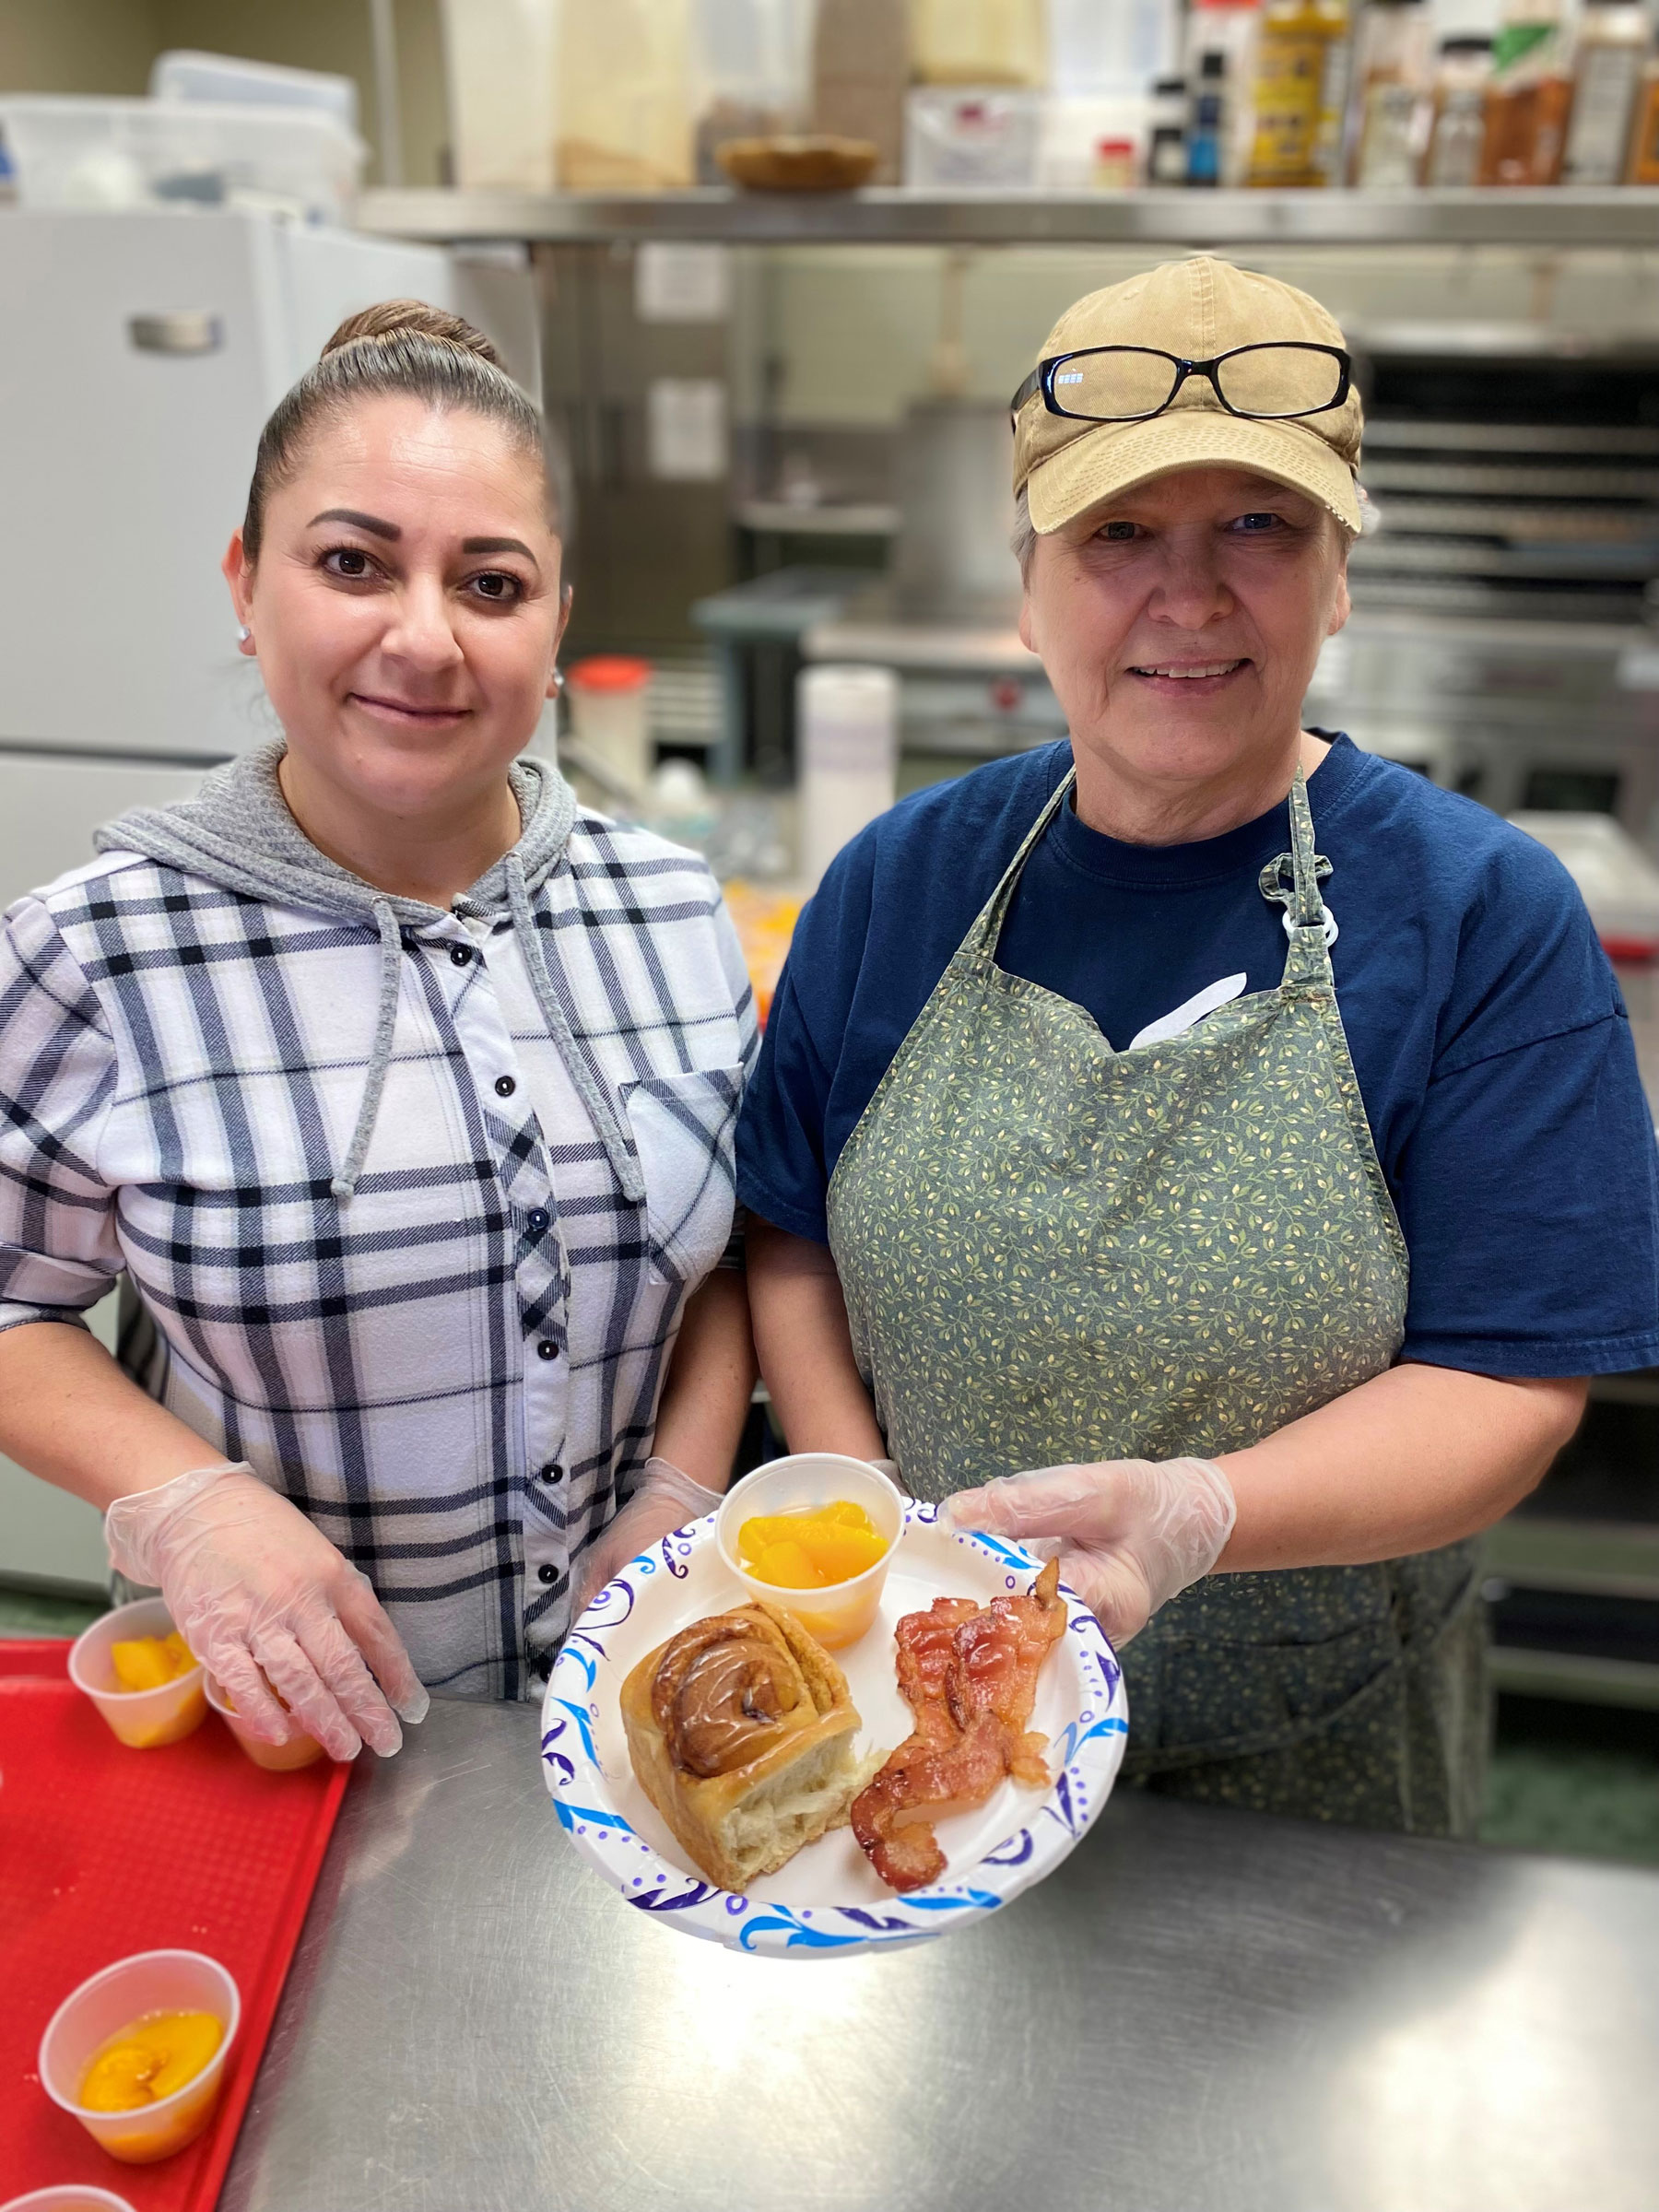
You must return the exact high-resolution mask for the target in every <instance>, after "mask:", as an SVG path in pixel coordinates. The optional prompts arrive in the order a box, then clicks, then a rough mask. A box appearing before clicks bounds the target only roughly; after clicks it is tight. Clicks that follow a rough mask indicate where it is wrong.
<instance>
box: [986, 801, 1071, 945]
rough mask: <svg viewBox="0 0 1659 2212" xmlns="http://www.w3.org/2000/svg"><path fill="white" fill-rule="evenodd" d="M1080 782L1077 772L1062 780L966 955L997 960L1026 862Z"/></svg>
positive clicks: (1008, 870) (991, 901) (1029, 832)
mask: <svg viewBox="0 0 1659 2212" xmlns="http://www.w3.org/2000/svg"><path fill="white" fill-rule="evenodd" d="M1076 782H1077V770H1076V769H1075V768H1071V769H1068V770H1067V771H1066V772H1065V775H1064V776H1063V777H1062V778H1061V780H1060V782H1059V784H1058V786H1057V788H1056V789H1055V791H1054V793H1053V796H1052V797H1051V798H1050V800H1049V802H1048V805H1047V806H1044V808H1043V809H1042V812H1041V814H1040V815H1039V816H1038V817H1037V819H1036V820H1035V821H1034V822H1033V823H1032V824H1031V827H1030V830H1027V832H1026V834H1025V837H1024V839H1023V840H1022V841H1021V843H1020V847H1019V850H1018V853H1015V855H1014V857H1013V859H1012V860H1011V861H1010V862H1009V863H1008V865H1007V866H1006V868H1005V869H1004V871H1003V878H1002V881H1001V882H1000V883H999V884H998V885H997V887H996V888H995V889H994V891H993V892H992V894H991V896H990V898H989V899H987V900H986V901H985V903H984V905H983V907H982V909H981V910H980V916H979V919H978V921H977V922H975V924H973V927H972V928H971V930H970V931H969V932H968V935H967V937H966V938H965V939H964V941H963V945H962V949H963V951H964V952H968V953H988V954H990V955H991V956H992V957H994V955H995V952H996V944H997V939H998V938H999V937H1000V936H1001V935H1002V930H1003V924H1004V923H1005V922H1006V920H1007V918H1008V908H1009V906H1010V904H1011V903H1012V901H1013V898H1014V890H1015V887H1016V885H1017V884H1018V881H1019V878H1020V877H1021V876H1022V875H1023V874H1024V873H1025V865H1026V862H1027V861H1028V860H1030V857H1031V854H1032V853H1033V852H1034V851H1035V850H1036V848H1037V846H1038V845H1039V844H1040V843H1041V840H1042V836H1043V832H1044V831H1045V830H1047V828H1048V826H1049V824H1050V823H1051V822H1052V821H1053V818H1054V817H1055V816H1056V815H1057V814H1058V813H1059V811H1060V809H1061V807H1062V806H1065V802H1066V800H1067V799H1068V798H1069V797H1070V796H1071V792H1072V787H1073V785H1074V784H1075V783H1076Z"/></svg>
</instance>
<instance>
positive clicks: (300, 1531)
mask: <svg viewBox="0 0 1659 2212" xmlns="http://www.w3.org/2000/svg"><path fill="white" fill-rule="evenodd" d="M104 1534H105V1535H106V1537H107V1538H108V1540H109V1546H110V1558H111V1560H112V1563H113V1564H114V1566H115V1567H117V1568H118V1569H119V1570H120V1571H121V1572H122V1573H123V1574H125V1575H130V1576H131V1577H132V1579H133V1581H134V1582H136V1583H150V1584H153V1585H154V1586H155V1587H156V1588H158V1589H159V1591H160V1593H161V1594H162V1596H163V1597H164V1598H165V1599H166V1601H167V1609H168V1611H169V1612H170V1613H171V1615H172V1618H173V1624H174V1626H175V1627H176V1628H177V1629H178V1630H179V1632H180V1634H181V1635H182V1637H183V1639H184V1641H185V1642H186V1643H187V1644H188V1645H189V1646H190V1648H191V1650H192V1651H193V1652H194V1653H195V1655H196V1657H197V1658H198V1659H199V1660H201V1662H202V1664H203V1665H205V1666H206V1668H207V1671H208V1672H209V1673H210V1674H211V1675H213V1676H214V1677H216V1678H217V1679H218V1681H219V1682H220V1683H221V1684H222V1685H223V1686H224V1688H226V1689H228V1690H229V1693H230V1695H231V1697H232V1699H234V1700H235V1703H236V1710H237V1713H238V1715H239V1717H240V1718H241V1719H242V1720H244V1721H246V1723H247V1724H248V1728H249V1732H250V1733H251V1734H252V1735H257V1736H259V1737H260V1738H261V1739H262V1740H263V1741H264V1742H265V1743H270V1744H282V1743H287V1742H288V1741H289V1740H290V1739H291V1738H292V1737H294V1736H296V1735H313V1736H315V1737H316V1739H317V1741H318V1743H320V1744H321V1745H322V1747H323V1748H324V1750H325V1751H326V1752H327V1753H328V1755H329V1757H330V1758H331V1759H355V1758H356V1757H357V1755H358V1753H359V1750H361V1748H362V1747H363V1746H364V1745H365V1744H367V1745H368V1746H369V1747H370V1749H371V1750H372V1751H378V1752H379V1753H380V1755H381V1757H382V1759H390V1757H391V1756H392V1754H393V1752H394V1751H395V1750H396V1749H397V1748H398V1747H399V1746H400V1745H401V1744H402V1742H403V1733H402V1731H401V1730H400V1728H399V1727H398V1725H397V1719H396V1714H397V1713H401V1714H402V1715H403V1717H404V1719H405V1720H406V1721H420V1720H424V1719H425V1718H426V1713H427V1708H428V1706H429V1704H430V1702H431V1700H430V1699H429V1697H428V1696H427V1693H426V1691H425V1689H424V1688H422V1687H421V1683H420V1679H419V1677H418V1676H417V1674H416V1672H415V1669H414V1666H413V1665H411V1663H410V1660H409V1654H408V1653H407V1652H406V1651H405V1649H404V1646H403V1640H402V1638H401V1637H400V1636H399V1635H398V1633H397V1630H395V1629H394V1627H393V1626H392V1623H391V1621H390V1620H388V1619H387V1618H386V1615H385V1613H384V1611H383V1610H382V1606H381V1603H380V1600H379V1599H378V1598H377V1597H376V1596H375V1594H374V1592H373V1590H372V1588H371V1585H370V1582H369V1578H368V1576H367V1575H365V1574H361V1573H359V1571H358V1570H357V1568H355V1567H353V1566H352V1565H350V1563H349V1562H348V1561H347V1559H344V1558H342V1556H341V1555H340V1553H339V1552H338V1551H336V1550H335V1547H334V1546H333V1545H332V1544H331V1543H330V1542H329V1541H328V1538H327V1537H326V1536H325V1535H323V1533H322V1531H321V1530H320V1529H317V1528H315V1527H313V1526H312V1524H311V1522H309V1521H308V1520H307V1519H306V1517H305V1515H304V1514H303V1513H302V1512H300V1509H299V1508H298V1506H295V1505H290V1504H289V1502H288V1500H287V1499H286V1498H284V1497H282V1496H281V1495H280V1494H279V1493H278V1492H277V1491H276V1490H273V1489H271V1488H269V1487H268V1486H267V1485H266V1484H265V1483H263V1482H261V1480H260V1479H259V1477H258V1476H257V1475H255V1474H254V1472H253V1468H252V1467H251V1466H249V1465H247V1463H246V1461H243V1462H241V1464H239V1465H236V1466H230V1465H226V1464H221V1465H218V1466H214V1467H195V1468H193V1469H192V1470H191V1472H190V1473H189V1474H187V1475H180V1476H176V1477H174V1479H173V1480H172V1481H171V1482H164V1483H162V1484H161V1485H160V1486H159V1488H156V1489H153V1490H138V1491H135V1493H134V1494H133V1496H131V1497H130V1498H117V1499H116V1500H115V1502H114V1504H113V1505H112V1506H111V1508H110V1510H109V1512H108V1513H106V1515H105V1516H104ZM377 1680H378V1685H379V1687H378V1688H377V1687H376V1684H377ZM273 1688H275V1689H277V1690H278V1691H279V1692H280V1693H281V1695H282V1697H283V1698H284V1699H286V1700H287V1701H288V1712H284V1711H283V1710H282V1706H281V1705H280V1704H279V1703H278V1702H277V1699H276V1698H274V1697H273V1696H272V1695H271V1691H272V1689H273ZM382 1693H383V1694H382ZM394 1708H395V1712H394ZM290 1716H291V1717H290Z"/></svg>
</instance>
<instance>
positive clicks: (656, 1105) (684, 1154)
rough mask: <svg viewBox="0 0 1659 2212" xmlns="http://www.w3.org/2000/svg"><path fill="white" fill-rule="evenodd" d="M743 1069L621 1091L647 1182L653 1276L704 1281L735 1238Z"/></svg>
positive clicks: (659, 1080)
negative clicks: (736, 1145)
mask: <svg viewBox="0 0 1659 2212" xmlns="http://www.w3.org/2000/svg"><path fill="white" fill-rule="evenodd" d="M742 1096H743V1069H742V1067H741V1066H737V1067H707V1068H699V1069H696V1070H694V1071H693V1072H692V1073H691V1074H689V1075H683V1076H648V1077H645V1078H644V1080H643V1081H642V1082H639V1083H630V1084H627V1085H625V1086H624V1087H623V1092H622V1102H623V1106H624V1109H625V1110H626V1112H627V1114H628V1120H629V1127H630V1128H631V1130H632V1131H633V1140H634V1145H635V1147H636V1148H637V1149H638V1152H639V1155H640V1171H641V1175H642V1176H643V1177H644V1179H645V1219H646V1229H647V1233H648V1235H649V1237H650V1240H651V1262H652V1272H653V1275H654V1276H656V1277H658V1278H659V1279H667V1280H673V1281H677V1282H681V1283H686V1284H691V1283H696V1282H700V1281H701V1279H702V1277H704V1276H705V1275H707V1274H708V1272H709V1270H710V1269H711V1268H712V1266H713V1265H714V1264H715V1262H716V1261H717V1260H718V1259H719V1258H720V1255H721V1253H723V1252H724V1250H725V1248H726V1244H727V1241H728V1240H729V1239H730V1237H731V1234H732V1217H733V1212H734V1208H735V1193H736V1181H737V1179H736V1171H735V1167H734V1165H733V1142H734V1138H735V1134H736V1127H737V1106H738V1101H739V1100H740V1099H741V1098H742Z"/></svg>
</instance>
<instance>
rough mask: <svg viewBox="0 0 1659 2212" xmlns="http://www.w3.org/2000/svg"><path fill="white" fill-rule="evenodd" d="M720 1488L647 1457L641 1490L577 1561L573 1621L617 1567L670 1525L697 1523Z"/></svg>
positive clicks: (648, 1546)
mask: <svg viewBox="0 0 1659 2212" xmlns="http://www.w3.org/2000/svg"><path fill="white" fill-rule="evenodd" d="M720 1498H721V1493H720V1492H719V1491H718V1490H705V1489H704V1488H703V1487H702V1484H701V1483H700V1482H693V1481H692V1479H691V1477H690V1476H689V1475H682V1474H681V1472H680V1470H679V1469H678V1468H677V1466H675V1465H672V1464H671V1463H670V1462H669V1461H668V1460H665V1459H648V1460H647V1461H646V1462H645V1473H644V1476H643V1477H642V1478H641V1483H640V1487H639V1488H638V1489H637V1490H636V1491H635V1492H634V1494H633V1496H632V1497H631V1498H630V1499H629V1501H628V1503H627V1504H626V1505H625V1506H624V1507H623V1508H622V1511H621V1512H619V1513H618V1515H617V1517H616V1519H615V1520H614V1521H612V1522H611V1523H609V1524H608V1525H607V1526H606V1527H605V1528H604V1529H602V1530H601V1531H600V1533H599V1535H598V1537H597V1539H596V1540H595V1541H594V1543H592V1544H590V1545H589V1546H588V1547H587V1549H586V1550H585V1551H584V1552H583V1553H582V1558H581V1559H580V1560H579V1561H578V1562H577V1567H576V1572H575V1575H574V1576H573V1578H572V1585H571V1621H572V1622H574V1621H576V1620H578V1619H580V1618H581V1617H582V1614H583V1613H584V1612H585V1611H586V1610H587V1607H588V1604H589V1601H590V1600H591V1599H592V1597H593V1595H594V1592H595V1591H596V1590H603V1589H604V1587H605V1585H606V1583H608V1582H609V1581H610V1579H611V1576H612V1575H613V1574H615V1573H616V1571H617V1570H618V1567H626V1566H627V1564H628V1562H629V1559H638V1558H639V1556H640V1554H641V1552H642V1551H649V1550H650V1549H651V1547H652V1546H653V1544H655V1543H656V1542H657V1541H658V1540H659V1538H661V1537H663V1536H665V1535H668V1533H669V1531H670V1530H671V1529H676V1528H684V1527H685V1525H686V1524H687V1522H688V1521H700V1520H701V1519H702V1516H703V1515H704V1514H705V1513H712V1512H713V1511H714V1508H715V1507H716V1506H717V1505H718V1504H719V1503H720Z"/></svg>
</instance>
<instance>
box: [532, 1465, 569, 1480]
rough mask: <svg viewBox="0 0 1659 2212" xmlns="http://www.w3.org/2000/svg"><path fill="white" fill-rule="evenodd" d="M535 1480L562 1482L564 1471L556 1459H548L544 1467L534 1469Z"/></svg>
mask: <svg viewBox="0 0 1659 2212" xmlns="http://www.w3.org/2000/svg"><path fill="white" fill-rule="evenodd" d="M535 1479H536V1481H537V1482H562V1481H563V1480H564V1469H563V1468H562V1467H561V1466H560V1465H559V1462H558V1461H557V1460H556V1459H550V1460H549V1461H548V1462H547V1465H546V1466H545V1467H538V1468H537V1469H536V1471H535Z"/></svg>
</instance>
